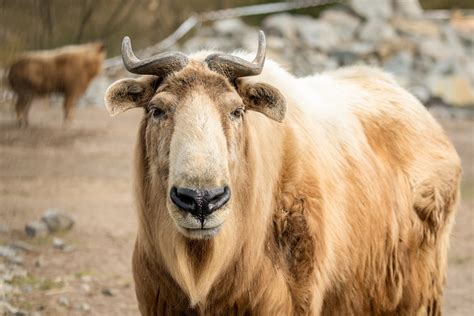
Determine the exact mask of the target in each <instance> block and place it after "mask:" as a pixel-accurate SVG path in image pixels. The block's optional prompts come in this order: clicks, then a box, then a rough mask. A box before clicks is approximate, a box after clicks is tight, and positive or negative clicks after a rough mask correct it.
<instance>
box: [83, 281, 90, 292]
mask: <svg viewBox="0 0 474 316" xmlns="http://www.w3.org/2000/svg"><path fill="white" fill-rule="evenodd" d="M81 290H83V291H84V292H86V293H89V292H90V291H91V286H90V285H89V284H87V283H82V284H81Z"/></svg>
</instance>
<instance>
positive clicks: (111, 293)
mask: <svg viewBox="0 0 474 316" xmlns="http://www.w3.org/2000/svg"><path fill="white" fill-rule="evenodd" d="M102 294H103V295H104V296H115V292H114V291H113V290H112V289H109V288H105V289H102Z"/></svg>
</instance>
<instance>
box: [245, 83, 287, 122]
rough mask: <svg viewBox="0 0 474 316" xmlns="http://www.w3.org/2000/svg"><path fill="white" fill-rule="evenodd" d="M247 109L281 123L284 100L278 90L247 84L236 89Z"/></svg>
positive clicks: (284, 105) (284, 110) (261, 85)
mask: <svg viewBox="0 0 474 316" xmlns="http://www.w3.org/2000/svg"><path fill="white" fill-rule="evenodd" d="M238 91H239V94H240V97H241V98H242V100H243V101H244V104H245V106H246V108H247V109H249V110H253V111H257V112H260V113H262V114H265V115H266V116H267V117H269V118H271V119H272V120H275V121H277V122H282V121H283V119H284V118H285V113H286V100H285V97H284V96H283V94H281V92H280V91H278V89H276V88H274V87H272V86H270V85H268V84H266V83H255V84H248V85H244V86H241V87H239V88H238Z"/></svg>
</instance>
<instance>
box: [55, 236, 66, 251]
mask: <svg viewBox="0 0 474 316" xmlns="http://www.w3.org/2000/svg"><path fill="white" fill-rule="evenodd" d="M65 246H66V243H65V242H64V240H62V239H61V238H58V237H54V238H53V247H54V248H55V249H59V250H63V249H64V247H65Z"/></svg>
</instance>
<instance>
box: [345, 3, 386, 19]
mask: <svg viewBox="0 0 474 316" xmlns="http://www.w3.org/2000/svg"><path fill="white" fill-rule="evenodd" d="M350 6H351V8H352V9H353V10H354V11H355V12H356V13H357V14H358V15H359V16H361V17H363V18H365V19H367V20H370V19H389V18H391V17H392V15H393V7H392V0H377V1H374V0H351V1H350Z"/></svg>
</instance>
